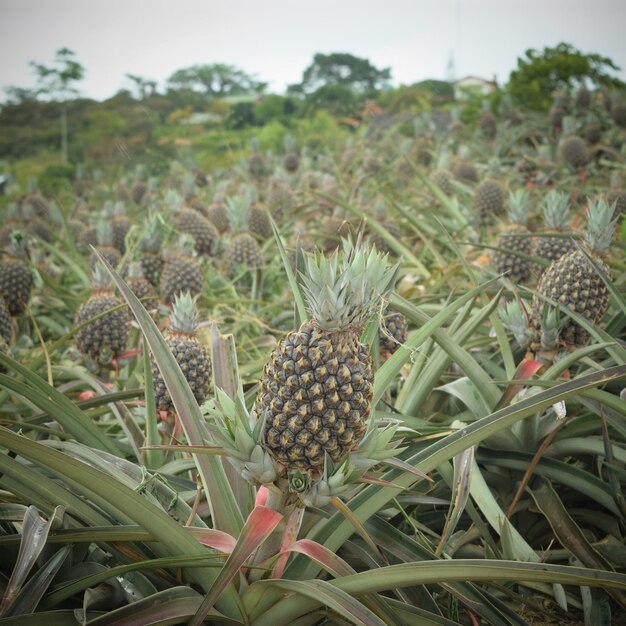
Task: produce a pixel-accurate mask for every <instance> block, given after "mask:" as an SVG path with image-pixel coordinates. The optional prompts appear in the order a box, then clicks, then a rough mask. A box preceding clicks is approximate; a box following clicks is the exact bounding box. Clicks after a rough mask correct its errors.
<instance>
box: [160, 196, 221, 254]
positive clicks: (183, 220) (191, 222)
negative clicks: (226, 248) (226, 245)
mask: <svg viewBox="0 0 626 626" xmlns="http://www.w3.org/2000/svg"><path fill="white" fill-rule="evenodd" d="M165 199H166V203H167V205H168V206H169V208H170V210H171V211H172V212H173V213H174V215H175V218H174V219H175V222H176V228H177V229H178V231H179V232H181V233H186V234H188V235H191V236H192V237H193V238H194V240H195V242H196V252H197V253H198V254H206V255H209V256H210V255H211V254H214V253H215V251H216V248H217V242H218V240H219V236H220V235H219V233H218V232H217V228H215V226H213V224H211V222H209V220H208V219H206V218H205V217H203V216H202V215H201V214H200V213H198V211H196V210H194V209H190V208H189V207H185V206H183V198H182V196H181V195H180V194H179V193H178V192H177V191H175V190H174V189H168V190H167V192H166V196H165Z"/></svg>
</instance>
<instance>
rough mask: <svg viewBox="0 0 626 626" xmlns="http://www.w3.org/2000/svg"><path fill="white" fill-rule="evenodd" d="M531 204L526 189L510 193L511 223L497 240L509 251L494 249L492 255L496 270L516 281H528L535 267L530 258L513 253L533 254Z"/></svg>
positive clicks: (499, 246)
mask: <svg viewBox="0 0 626 626" xmlns="http://www.w3.org/2000/svg"><path fill="white" fill-rule="evenodd" d="M529 206H530V195H529V193H528V191H526V190H525V189H517V190H515V191H512V192H510V193H509V202H508V218H509V225H508V226H507V227H506V228H505V229H504V231H503V232H502V233H501V234H500V236H499V237H498V239H497V241H496V246H497V247H498V248H505V249H506V250H507V251H501V250H494V251H493V253H492V257H491V261H492V263H493V266H494V268H495V270H496V271H497V272H498V273H499V274H506V276H507V278H509V279H510V280H511V281H513V282H514V283H521V282H524V281H527V280H528V279H529V278H530V277H531V274H532V271H533V269H534V267H533V264H532V263H531V262H530V261H529V260H528V259H524V258H522V257H519V256H516V255H515V254H513V253H514V252H522V253H524V254H528V255H531V254H532V247H533V242H532V237H531V236H530V231H529V230H528V227H527V226H526V223H527V221H528V210H529ZM508 250H510V251H511V252H508Z"/></svg>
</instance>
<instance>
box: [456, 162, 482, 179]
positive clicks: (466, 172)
mask: <svg viewBox="0 0 626 626" xmlns="http://www.w3.org/2000/svg"><path fill="white" fill-rule="evenodd" d="M453 174H454V177H455V178H456V179H457V180H460V181H461V182H463V183H477V182H478V172H477V171H476V168H475V167H474V166H473V165H472V164H471V163H464V162H460V163H457V164H456V165H455V166H454V170H453Z"/></svg>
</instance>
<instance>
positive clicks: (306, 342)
mask: <svg viewBox="0 0 626 626" xmlns="http://www.w3.org/2000/svg"><path fill="white" fill-rule="evenodd" d="M372 380H373V373H372V361H371V357H370V354H369V347H368V346H366V345H365V344H362V343H361V342H360V340H359V336H358V334H357V333H355V332H351V331H349V330H347V331H338V332H334V333H333V332H329V331H324V330H322V329H320V328H319V327H318V326H317V325H316V324H315V322H313V321H309V322H305V323H304V324H302V326H300V329H299V330H297V331H293V332H291V333H289V334H288V335H287V336H286V337H285V338H284V339H282V340H281V342H280V343H279V345H278V346H277V348H276V349H275V350H274V351H273V352H272V354H271V356H270V359H269V361H268V362H267V364H266V365H265V368H264V370H263V376H262V378H261V382H260V387H259V392H258V395H257V398H256V413H257V416H258V418H259V419H265V427H264V437H265V445H266V447H267V449H268V450H269V451H270V453H271V454H272V455H273V456H274V458H275V459H276V460H277V461H278V462H279V463H280V464H282V465H283V466H284V467H285V469H286V470H287V471H291V470H301V471H305V472H310V473H312V474H316V475H318V474H319V473H321V472H322V470H323V468H324V458H325V454H328V455H329V457H330V458H331V459H332V461H333V462H338V461H340V460H341V459H342V458H343V457H345V456H346V455H347V454H348V453H349V452H351V451H352V450H354V449H355V448H356V447H357V446H358V444H359V442H360V441H361V439H362V438H363V437H364V435H365V432H366V429H367V420H368V418H369V415H370V411H371V402H372Z"/></svg>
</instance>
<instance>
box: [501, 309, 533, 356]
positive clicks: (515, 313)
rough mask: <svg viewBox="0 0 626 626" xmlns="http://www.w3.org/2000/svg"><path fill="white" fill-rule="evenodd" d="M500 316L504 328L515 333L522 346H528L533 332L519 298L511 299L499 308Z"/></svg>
mask: <svg viewBox="0 0 626 626" xmlns="http://www.w3.org/2000/svg"><path fill="white" fill-rule="evenodd" d="M498 316H499V317H500V319H501V320H502V325H503V326H504V328H506V329H507V330H509V331H510V332H512V333H513V336H514V337H515V340H516V341H517V343H518V344H519V345H520V346H521V347H522V348H526V347H527V346H528V345H529V344H530V342H531V340H532V336H533V333H532V331H531V330H529V328H528V314H527V312H526V310H525V309H524V308H523V305H522V303H521V302H520V301H519V300H511V301H510V302H507V303H506V304H505V306H504V307H503V308H501V309H499V310H498Z"/></svg>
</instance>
